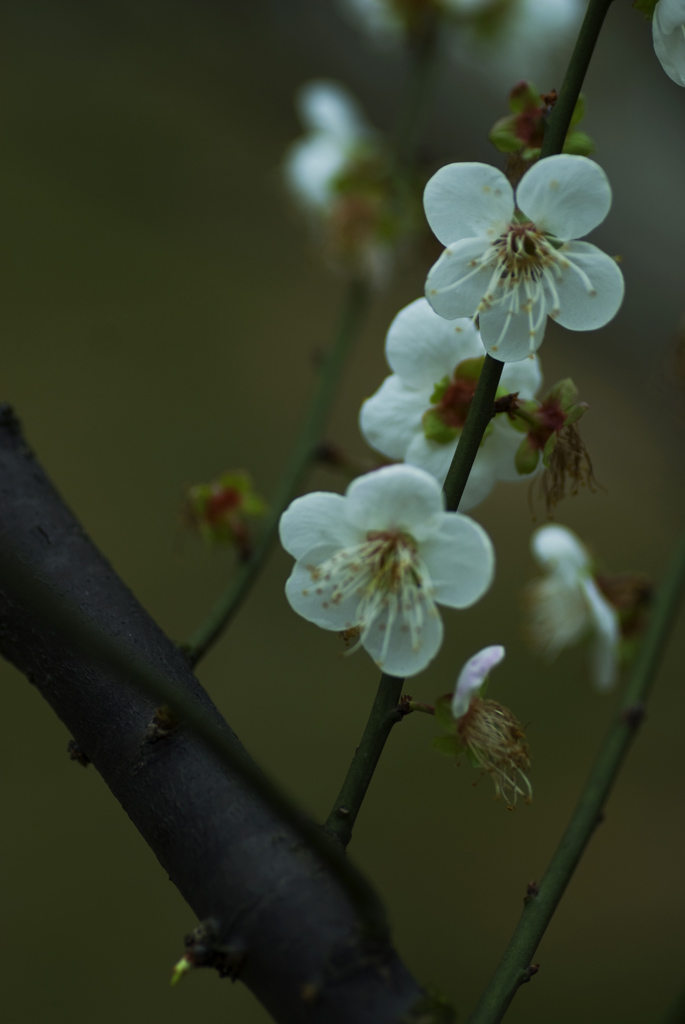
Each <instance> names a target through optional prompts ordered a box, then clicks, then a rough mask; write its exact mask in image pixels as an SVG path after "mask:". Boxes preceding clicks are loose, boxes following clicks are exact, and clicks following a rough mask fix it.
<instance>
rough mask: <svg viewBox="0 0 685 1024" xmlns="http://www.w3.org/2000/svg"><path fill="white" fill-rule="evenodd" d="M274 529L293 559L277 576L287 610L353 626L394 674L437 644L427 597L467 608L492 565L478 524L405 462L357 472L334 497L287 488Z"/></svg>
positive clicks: (437, 626) (426, 656)
mask: <svg viewBox="0 0 685 1024" xmlns="http://www.w3.org/2000/svg"><path fill="white" fill-rule="evenodd" d="M280 532H281V543H282V544H283V547H284V548H285V549H286V551H288V552H289V553H290V554H291V555H293V556H294V557H295V558H296V559H297V562H296V564H295V567H294V569H293V571H292V574H291V576H290V578H289V580H288V582H287V584H286V596H287V598H288V601H289V602H290V604H291V605H292V607H293V608H294V609H295V611H296V612H298V613H299V614H300V615H302V616H304V618H305V619H308V620H309V621H310V622H314V623H316V625H318V626H321V627H322V628H323V629H330V630H335V631H337V632H344V633H345V634H347V635H348V636H349V635H350V631H353V630H355V629H358V630H359V640H358V644H357V646H358V645H361V646H363V647H364V648H366V650H367V651H368V652H369V654H370V655H371V657H372V658H373V659H374V661H375V662H376V664H377V665H378V666H379V668H382V669H383V670H384V671H385V672H388V673H389V674H390V675H395V676H411V675H415V674H416V673H417V672H420V671H421V670H422V669H424V668H425V667H426V665H427V664H428V662H429V661H430V660H431V659H432V658H433V657H434V656H435V655H436V654H437V652H438V650H439V648H440V644H441V643H442V634H443V627H442V620H441V618H440V614H439V612H438V610H437V608H436V603H437V604H444V605H447V606H448V607H451V608H468V607H469V606H470V605H472V604H474V603H475V602H476V601H477V600H478V599H479V598H480V597H482V596H483V594H484V593H485V592H486V590H487V589H488V587H489V586H490V583H491V582H492V577H493V573H494V551H493V547H492V543H491V541H490V539H489V537H488V535H487V534H486V533H485V531H484V530H483V528H482V527H481V526H479V525H478V524H477V523H474V522H473V521H472V520H471V519H469V518H468V517H466V516H463V515H460V514H459V513H455V512H445V506H444V497H443V494H442V491H441V490H440V485H439V484H438V483H437V481H436V480H435V479H434V478H433V477H432V476H430V475H429V474H428V473H424V472H423V470H420V469H416V468H414V467H413V466H388V467H385V468H383V469H379V470H376V471H375V472H373V473H368V474H366V475H365V476H362V477H358V478H357V479H356V480H354V481H353V482H352V483H351V484H350V486H349V488H348V489H347V493H346V495H345V496H344V497H342V496H341V495H339V494H329V493H323V492H316V493H313V494H306V495H305V496H304V497H302V498H297V499H296V500H295V501H294V502H293V503H292V504H291V505H290V507H289V508H288V509H287V510H286V511H285V512H284V514H283V516H282V517H281V524H280ZM352 635H354V634H352Z"/></svg>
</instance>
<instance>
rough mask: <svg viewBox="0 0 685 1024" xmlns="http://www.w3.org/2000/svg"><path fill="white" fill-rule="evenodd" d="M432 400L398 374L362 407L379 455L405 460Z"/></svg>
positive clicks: (363, 424) (362, 424)
mask: <svg viewBox="0 0 685 1024" xmlns="http://www.w3.org/2000/svg"><path fill="white" fill-rule="evenodd" d="M443 323H447V321H446V320H444V321H443ZM429 398H430V396H429V395H428V394H427V393H426V392H425V391H415V390H413V389H412V388H409V387H406V385H404V384H403V383H402V381H401V379H400V377H399V376H398V374H396V373H393V374H392V376H391V377H386V379H385V380H384V381H383V383H382V384H381V386H380V388H379V389H378V391H377V392H376V394H375V395H372V396H371V398H367V400H366V401H365V402H364V404H363V405H362V407H361V410H360V413H359V428H360V430H361V432H362V434H363V435H364V437H365V438H366V440H367V441H368V442H369V444H370V445H371V446H372V447H373V448H375V449H376V450H377V451H379V452H382V453H383V455H387V457H388V458H389V459H404V458H405V455H406V452H407V449H408V448H409V446H410V444H411V443H412V441H413V439H414V437H415V436H416V433H417V431H420V430H421V417H422V416H423V414H424V412H425V411H426V409H427V408H428V405H429ZM416 465H419V463H416Z"/></svg>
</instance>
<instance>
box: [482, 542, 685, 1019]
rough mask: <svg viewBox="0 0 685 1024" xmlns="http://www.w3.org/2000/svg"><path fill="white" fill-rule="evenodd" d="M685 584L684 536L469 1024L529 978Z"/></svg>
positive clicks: (498, 1012)
mask: <svg viewBox="0 0 685 1024" xmlns="http://www.w3.org/2000/svg"><path fill="white" fill-rule="evenodd" d="M684 590H685V536H684V537H683V538H682V540H681V542H680V544H679V546H678V548H677V549H676V551H675V552H674V555H673V560H672V562H671V565H670V567H669V570H668V573H667V575H666V577H665V579H664V581H663V584H662V586H661V589H660V591H659V594H658V597H657V601H656V604H655V606H654V609H653V612H652V616H651V619H650V622H649V626H648V629H647V633H646V635H645V637H644V640H643V641H642V644H641V645H640V649H639V651H638V655H637V659H636V662H635V665H634V667H633V669H632V672H631V673H630V677H629V679H628V683H627V686H626V688H625V692H624V694H623V698H622V700H621V703H620V706H619V710H618V713H617V716H616V719H615V720H614V722H613V724H612V725H611V727H610V729H609V732H608V734H607V736H606V738H605V741H604V744H603V746H602V748H601V750H600V753H599V757H598V759H597V761H596V763H595V766H594V768H593V770H592V772H591V774H590V778H589V780H588V782H587V785H586V786H585V789H584V790H583V793H582V795H581V797H580V800H579V802H578V805H577V807H576V809H575V811H574V813H573V816H572V818H571V820H570V822H569V824H568V826H567V828H566V831H565V832H564V835H563V836H562V838H561V842H560V843H559V846H558V847H557V849H556V852H555V853H554V856H553V857H552V860H551V861H550V864H549V867H548V868H547V871H546V872H545V875H544V877H543V879H542V882H541V883H540V886H539V890H538V892H537V893H536V894H535V895H530V896H529V897H527V901H526V906H525V907H524V910H523V914H522V915H521V919H520V921H519V923H518V926H517V928H516V930H515V932H514V934H513V936H512V939H511V942H510V943H509V946H508V948H507V950H506V952H505V954H504V956H503V958H502V961H501V963H500V965H499V967H498V968H497V970H496V972H495V974H494V976H493V978H492V980H491V982H490V984H489V985H488V987H487V989H486V990H485V993H484V994H483V997H482V999H481V1001H480V1002H479V1004H478V1006H477V1007H476V1009H475V1010H474V1012H473V1014H472V1015H471V1016H470V1017H469V1024H497V1022H498V1021H500V1020H502V1018H503V1016H504V1014H505V1013H506V1010H507V1008H508V1006H509V1004H510V1003H511V1001H512V999H513V998H514V996H515V995H516V992H517V991H518V989H519V987H520V986H521V985H522V984H523V983H524V982H526V981H529V980H530V964H531V961H532V958H533V956H534V954H535V950H536V949H537V946H538V944H539V942H540V940H541V939H542V936H543V935H544V933H545V930H546V929H547V926H548V924H549V923H550V921H551V919H552V916H553V914H554V911H555V910H556V908H557V906H558V904H559V901H560V900H561V898H562V896H563V894H564V892H565V890H566V887H567V885H568V884H569V882H570V880H571V877H572V875H573V872H574V871H575V869H576V867H577V865H578V862H579V861H580V858H581V856H582V855H583V853H584V851H585V848H586V847H587V845H588V843H589V841H590V838H591V837H592V834H593V832H594V830H595V827H596V826H597V823H598V822H599V821H600V820H601V815H602V809H603V807H604V804H605V802H606V800H607V798H608V796H609V793H610V792H611V788H612V786H613V784H614V782H615V780H616V777H617V775H618V772H619V770H620V768H621V765H622V763H623V759H624V758H625V756H626V754H627V752H628V749H629V747H630V744H631V742H632V740H633V738H634V736H635V734H636V732H637V728H638V726H639V725H640V722H641V721H642V719H643V717H644V710H645V701H646V699H647V696H648V693H649V690H650V689H651V686H652V683H653V681H654V678H655V676H656V673H657V670H658V668H659V663H660V660H661V655H662V653H663V651H664V648H665V646H666V642H667V639H668V636H669V633H670V631H671V628H672V626H673V623H674V620H675V616H676V613H677V611H678V607H679V604H680V600H681V598H682V596H683V591H684Z"/></svg>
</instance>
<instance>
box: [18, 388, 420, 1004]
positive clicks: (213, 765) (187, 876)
mask: <svg viewBox="0 0 685 1024" xmlns="http://www.w3.org/2000/svg"><path fill="white" fill-rule="evenodd" d="M0 564H2V565H5V566H7V565H9V564H13V565H14V566H16V565H17V564H21V567H22V578H23V582H22V585H21V586H20V587H18V586H17V585H16V573H15V572H14V571H12V572H10V573H9V574H8V575H6V576H4V577H3V578H0V651H1V652H2V654H3V655H4V656H5V657H6V658H8V659H9V660H10V661H11V662H13V663H14V664H15V665H16V666H17V667H18V668H19V669H20V670H21V671H22V672H24V673H25V674H26V676H27V677H28V678H29V680H30V681H31V682H32V683H33V684H34V685H35V686H36V687H38V689H39V690H40V691H41V693H42V694H43V696H44V697H45V698H46V700H48V701H49V703H50V704H51V706H52V707H53V709H54V710H55V712H56V713H57V714H58V715H59V717H60V718H61V719H62V721H63V722H64V723H65V725H66V726H67V728H68V729H69V730H70V732H71V733H72V735H73V736H74V739H75V741H76V743H77V744H78V747H79V748H80V750H81V751H82V752H83V753H84V754H85V755H87V757H88V758H90V760H91V761H92V762H93V764H94V765H95V767H96V768H97V769H98V771H99V772H100V773H101V774H102V776H103V778H104V780H105V781H106V783H107V785H108V786H109V787H110V789H111V790H112V792H113V794H114V795H115V796H116V798H117V799H118V800H119V801H120V803H121V804H122V806H123V808H124V809H125V810H126V812H127V813H128V815H129V816H130V818H131V820H132V821H133V823H134V824H135V826H136V828H138V830H139V831H140V833H141V834H142V836H143V838H144V839H145V840H146V842H147V843H148V844H149V845H150V847H151V848H152V850H153V851H154V853H155V855H156V856H157V858H158V860H159V862H160V864H161V865H162V867H163V868H164V870H165V871H167V872H168V874H169V877H170V878H171V881H172V882H174V884H175V885H176V886H177V887H178V889H179V890H180V892H181V893H182V895H183V896H184V898H185V899H186V900H187V902H188V903H189V904H190V906H191V907H192V909H193V910H194V912H195V913H196V914H197V916H198V918H199V919H200V920H201V921H211V922H212V924H211V927H210V933H211V934H210V935H209V936H208V937H207V938H205V939H203V940H202V942H200V943H199V945H198V946H197V949H196V951H197V953H198V955H199V956H200V958H201V957H202V954H203V951H204V952H205V953H206V955H207V959H209V960H210V961H213V963H214V965H215V966H218V967H220V968H222V969H223V971H224V973H228V974H231V975H235V976H239V978H240V980H241V981H243V982H244V983H245V984H246V985H247V986H248V987H249V988H250V989H251V990H252V991H253V992H254V994H255V995H256V996H257V998H258V999H260V1000H261V1002H262V1003H263V1004H264V1005H265V1006H266V1007H267V1009H268V1010H269V1011H270V1013H271V1014H272V1015H273V1017H274V1019H275V1020H276V1021H279V1022H288V1024H298V1022H300V1021H303V1022H304V1021H306V1022H313V1024H324V1022H325V1024H329V1022H330V1024H367V1022H368V1024H386V1022H388V1024H391V1022H392V1024H395V1022H399V1021H400V1020H402V1019H403V1017H404V1016H405V1015H406V1014H407V1013H409V1012H410V1010H411V1008H412V1007H413V1006H414V1004H415V1003H416V1001H417V1000H418V999H419V998H420V997H421V991H420V989H419V987H418V985H417V984H416V982H415V981H414V980H413V979H412V977H411V976H410V974H409V972H408V971H407V969H406V967H405V966H404V965H403V964H402V962H401V961H400V960H399V958H398V957H397V954H396V953H395V952H394V950H393V949H392V948H391V947H390V946H388V945H387V944H386V943H384V942H378V941H376V942H373V943H371V942H370V941H369V940H368V939H365V938H364V934H363V931H362V929H361V927H360V924H359V920H358V917H357V914H356V912H355V910H354V908H353V907H352V906H351V904H350V901H349V899H348V897H347V895H346V894H345V893H344V892H343V891H342V889H341V887H340V884H339V882H338V881H337V880H336V879H335V878H334V877H332V875H331V874H330V873H329V872H328V871H327V870H326V869H325V868H324V867H323V865H322V863H321V861H320V860H318V859H317V858H316V857H315V855H314V854H313V853H312V852H311V851H310V850H309V849H308V848H307V847H306V845H305V844H304V843H303V842H302V840H301V839H300V838H298V837H297V836H296V835H295V833H294V832H293V831H292V830H291V829H290V828H289V827H288V826H287V825H285V824H284V823H283V822H282V821H281V820H280V819H279V817H278V816H277V815H276V814H275V813H274V812H273V811H272V810H271V809H270V808H269V807H267V806H266V805H265V804H264V803H263V802H262V801H261V800H260V799H259V798H257V797H256V795H255V794H254V793H253V792H252V791H251V790H250V788H249V787H248V786H246V784H245V783H244V782H242V781H241V780H240V779H239V778H237V777H236V776H235V775H234V774H233V773H231V772H230V771H228V770H227V769H226V768H225V767H224V766H223V765H221V764H220V763H219V762H218V761H217V759H216V758H215V757H214V756H213V755H212V754H210V753H209V752H208V751H207V750H206V748H205V747H204V746H203V745H202V744H201V743H200V742H199V741H198V740H197V739H196V738H195V737H194V736H193V734H192V733H191V732H190V731H189V730H188V729H186V728H180V729H176V730H172V731H171V732H170V733H168V734H165V731H164V729H162V730H161V734H160V733H159V730H158V731H157V733H156V734H155V731H154V730H153V733H152V734H150V733H149V732H148V730H149V726H150V723H151V721H152V719H153V714H154V703H153V702H152V701H150V700H148V699H147V698H145V697H144V696H142V695H141V694H140V693H139V692H137V690H136V689H135V688H133V687H132V686H131V685H130V684H128V683H127V682H126V681H125V680H124V678H123V676H122V672H121V670H120V669H112V668H111V667H109V668H108V667H103V664H102V663H101V662H100V661H98V659H96V658H95V657H94V656H93V655H92V653H89V647H88V644H83V645H80V644H78V643H74V641H73V639H71V638H69V637H68V636H65V635H63V633H62V632H61V631H60V630H59V629H56V628H55V626H54V623H53V625H52V626H51V625H50V624H49V622H48V621H46V617H45V615H44V614H43V612H42V610H41V601H40V596H39V595H40V592H41V588H43V589H45V588H47V589H48V590H49V591H50V592H51V593H52V596H53V598H54V596H55V595H58V596H59V597H60V599H61V600H63V601H64V602H65V604H66V605H67V606H74V607H78V608H79V609H80V610H81V612H82V613H83V614H84V615H87V617H88V618H89V619H90V620H91V621H92V622H93V623H94V624H95V626H96V628H97V629H98V630H101V631H104V632H105V633H106V634H108V635H109V636H110V637H111V638H115V639H116V641H117V644H119V645H120V646H121V648H122V650H124V651H130V652H131V654H132V655H133V656H135V657H136V658H137V659H138V660H140V659H142V660H144V661H145V662H147V663H148V664H150V665H151V666H154V667H155V668H156V669H157V670H162V671H163V672H164V673H165V674H166V676H167V677H168V678H169V679H170V680H171V681H172V682H173V683H174V684H175V685H176V686H178V687H179V688H180V689H181V690H182V692H183V693H184V695H185V696H186V698H190V699H192V700H193V701H194V702H195V703H196V705H197V706H200V707H202V708H203V709H204V711H205V712H206V714H207V715H208V716H210V717H211V718H212V719H213V721H214V722H215V723H217V724H220V725H221V727H222V728H223V729H224V730H225V731H226V734H227V736H230V737H231V738H232V742H234V743H235V745H236V746H237V747H240V743H239V740H238V739H237V738H236V737H235V735H234V734H233V733H232V732H231V730H230V728H229V726H228V725H227V724H226V723H225V722H224V720H223V718H222V717H221V715H220V714H219V712H218V710H217V709H216V707H215V706H214V705H213V703H212V702H211V700H210V699H209V697H208V696H207V694H206V693H205V691H204V690H203V689H202V687H201V686H200V684H199V683H198V682H197V680H196V679H195V677H194V676H193V674H192V672H191V671H190V669H189V668H188V665H187V664H186V662H185V659H184V658H183V656H182V654H181V653H180V652H179V651H178V649H177V648H176V647H175V646H174V645H173V644H172V643H171V641H170V640H168V639H167V637H166V636H164V634H163V633H162V632H161V630H160V629H159V628H158V627H157V626H156V624H155V623H154V622H153V621H152V619H151V618H150V617H149V616H148V615H147V613H146V612H145V611H144V609H143V608H141V606H140V605H139V604H138V602H137V601H136V599H135V598H134V597H133V595H132V594H131V593H130V592H129V591H128V590H127V589H126V587H125V586H124V584H123V583H122V582H121V580H120V579H119V578H118V577H117V575H116V573H115V572H114V571H113V570H112V568H111V567H110V565H109V564H108V563H107V562H106V560H105V559H104V558H103V557H102V555H101V554H100V553H99V552H98V551H97V550H96V548H95V547H94V546H93V544H92V543H91V542H90V540H89V539H88V537H87V536H86V535H85V533H84V531H83V529H82V528H81V527H80V526H79V524H78V522H77V521H76V520H75V519H74V517H73V516H72V514H71V512H70V511H69V510H68V509H67V508H66V507H65V505H64V503H63V502H62V500H61V498H60V497H59V495H58V494H57V492H56V491H55V490H54V488H53V487H52V485H51V484H50V482H49V481H48V479H47V478H46V476H45V474H44V472H43V470H42V469H41V467H40V466H39V465H38V463H37V462H36V461H35V459H34V457H33V455H32V453H31V452H30V451H29V450H28V448H27V447H26V444H25V442H24V440H23V438H22V436H21V431H20V428H19V425H18V422H17V420H16V419H15V418H14V416H13V414H12V412H11V410H10V409H9V408H8V407H7V406H4V407H2V409H0ZM31 593H34V594H35V595H36V600H35V601H33V600H31V599H30V598H29V596H28V595H29V594H31ZM241 749H242V748H241Z"/></svg>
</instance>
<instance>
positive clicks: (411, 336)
mask: <svg viewBox="0 0 685 1024" xmlns="http://www.w3.org/2000/svg"><path fill="white" fill-rule="evenodd" d="M385 353H386V358H387V360H388V363H389V365H390V368H391V369H392V370H393V371H394V373H393V374H392V376H390V377H387V378H386V380H385V381H384V382H383V384H382V385H381V387H380V388H379V390H378V391H377V392H376V394H375V395H373V396H372V397H371V398H369V399H367V401H366V402H364V404H363V406H362V409H361V413H360V420H359V422H360V427H361V431H362V433H363V435H364V437H365V438H366V440H367V441H368V442H369V444H371V445H372V446H373V447H374V448H376V449H377V450H378V451H380V452H382V453H383V455H387V456H388V458H391V459H402V460H403V461H405V462H407V463H409V464H410V465H413V466H419V467H421V468H422V469H425V470H427V471H428V472H429V473H432V474H433V476H435V477H436V479H437V480H438V481H439V482H440V483H443V481H444V480H445V477H446V476H447V471H448V470H449V467H450V465H451V463H452V459H453V458H454V453H455V451H456V449H457V445H458V444H459V437H460V434H461V430H462V427H463V426H464V423H465V421H466V416H467V414H468V411H469V409H470V407H471V402H472V399H473V396H474V394H475V390H476V385H477V383H478V378H479V375H480V371H481V367H482V365H483V359H484V357H485V348H484V347H483V342H482V341H481V338H480V334H479V333H478V331H477V329H476V327H475V326H474V324H473V321H472V320H466V319H458V320H452V321H449V320H445V319H444V318H443V317H440V316H438V315H437V313H435V312H433V310H432V309H431V307H430V306H429V304H428V303H427V302H426V300H425V299H417V300H416V301H415V302H412V303H411V304H410V305H409V306H407V307H406V308H405V309H403V310H402V311H401V312H400V313H398V314H397V316H396V317H395V319H394V320H393V322H392V324H391V325H390V329H389V331H388V335H387V339H386V345H385ZM540 383H541V373H540V366H539V362H538V360H537V358H536V357H535V356H533V358H532V359H526V360H523V361H522V362H518V363H511V364H507V365H506V366H505V367H504V370H503V372H502V378H501V385H500V389H499V392H498V394H501V395H507V394H510V393H516V394H517V395H518V396H519V398H520V399H521V400H525V399H532V398H533V397H534V395H535V394H536V392H537V390H538V388H539V387H540ZM520 445H521V435H520V433H518V431H517V429H516V428H515V425H514V424H513V423H512V421H511V420H510V418H509V417H507V416H505V415H500V416H497V417H495V419H494V420H493V421H492V423H491V425H490V427H489V428H488V430H487V432H486V436H485V438H484V439H483V443H482V444H481V447H480V451H479V453H478V455H477V457H476V461H475V463H474V465H473V468H472V470H471V473H470V475H469V479H468V483H467V484H466V489H465V491H464V495H463V497H462V500H461V502H460V508H462V509H464V510H466V509H470V508H473V507H474V506H475V505H477V504H479V502H481V501H483V500H484V499H485V498H486V497H487V496H488V494H489V493H490V491H491V490H492V488H493V487H494V485H495V481H497V480H509V481H511V480H520V479H522V477H521V470H519V469H518V468H517V465H516V453H517V449H518V448H519V447H520ZM525 472H528V469H526V470H525Z"/></svg>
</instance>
